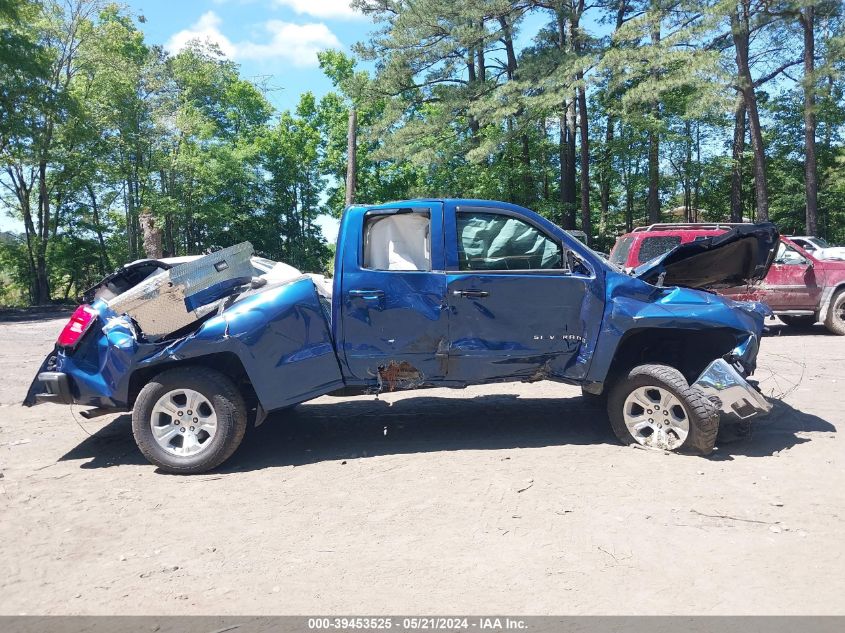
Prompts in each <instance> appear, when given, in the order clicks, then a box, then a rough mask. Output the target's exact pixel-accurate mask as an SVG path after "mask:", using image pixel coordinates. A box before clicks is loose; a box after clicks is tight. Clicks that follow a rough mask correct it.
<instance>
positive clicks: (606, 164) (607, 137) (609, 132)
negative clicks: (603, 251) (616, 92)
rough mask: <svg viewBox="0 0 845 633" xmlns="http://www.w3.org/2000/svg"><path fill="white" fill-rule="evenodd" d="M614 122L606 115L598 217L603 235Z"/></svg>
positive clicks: (607, 210) (607, 207)
mask: <svg viewBox="0 0 845 633" xmlns="http://www.w3.org/2000/svg"><path fill="white" fill-rule="evenodd" d="M614 125H616V122H615V121H614V120H613V115H612V114H608V115H607V127H606V128H605V131H604V152H603V154H602V165H601V170H602V175H601V216H600V218H599V233H600V234H601V235H604V234H605V233H606V232H607V215H608V212H609V210H610V181H611V174H612V173H613V172H612V169H611V163H612V161H611V159H612V157H613V152H612V151H611V145H612V144H613V126H614Z"/></svg>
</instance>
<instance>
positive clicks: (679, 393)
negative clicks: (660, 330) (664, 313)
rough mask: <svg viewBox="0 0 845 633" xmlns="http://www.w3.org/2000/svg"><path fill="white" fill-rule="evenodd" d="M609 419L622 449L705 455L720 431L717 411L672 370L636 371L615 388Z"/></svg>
mask: <svg viewBox="0 0 845 633" xmlns="http://www.w3.org/2000/svg"><path fill="white" fill-rule="evenodd" d="M607 413H608V417H609V418H610V424H611V426H612V428H613V432H614V433H615V434H616V437H617V438H619V440H620V441H621V442H622V443H623V444H640V445H642V446H647V447H649V448H659V449H663V450H669V451H688V452H695V453H699V454H701V455H707V454H709V453H710V452H711V451H712V450H713V447H714V446H715V444H716V435H717V433H718V431H719V412H718V410H717V409H716V407H715V405H714V404H713V403H712V402H710V400H708V399H707V398H706V397H705V396H704V394H703V393H701V392H700V391H699V390H698V389H696V388H695V387H690V386H689V384H687V381H686V379H685V378H684V377H683V375H682V374H681V372H679V371H678V370H677V369H675V368H674V367H669V366H668V365H640V366H638V367H634V368H633V369H632V370H631V371H630V372H628V374H627V375H626V376H624V377H622V378H621V379H620V380H619V381H617V382H616V384H614V385H613V387H612V388H611V390H610V393H609V394H608V399H607Z"/></svg>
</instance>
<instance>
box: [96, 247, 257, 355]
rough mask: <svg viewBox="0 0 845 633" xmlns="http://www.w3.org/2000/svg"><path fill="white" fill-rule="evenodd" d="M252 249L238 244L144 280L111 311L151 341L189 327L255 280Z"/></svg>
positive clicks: (113, 303)
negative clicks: (130, 320)
mask: <svg viewBox="0 0 845 633" xmlns="http://www.w3.org/2000/svg"><path fill="white" fill-rule="evenodd" d="M252 253H253V248H252V244H250V243H249V242H242V243H241V244H236V245H235V246H230V247H229V248H224V249H222V250H219V251H216V252H214V253H211V254H210V255H205V256H204V257H200V258H199V259H196V260H194V261H191V262H186V263H184V264H179V265H178V266H174V267H173V268H171V269H170V270H166V271H162V272H160V273H157V274H155V275H152V276H151V277H148V278H147V279H145V280H144V281H142V282H141V283H140V284H138V285H137V286H135V287H134V288H132V289H131V290H129V291H127V292H124V293H123V294H121V295H119V296H118V297H115V298H114V299H112V300H111V301H110V302H109V307H110V308H111V309H112V310H114V311H115V312H117V313H118V314H128V315H129V316H130V317H132V318H133V319H134V320H135V322H136V323H137V324H138V326H139V327H140V328H141V331H142V332H143V333H144V335H145V336H146V337H147V339H149V340H153V341H154V340H157V339H160V338H162V337H163V336H166V335H167V334H170V333H172V332H176V331H177V330H181V329H182V328H184V327H187V326H189V325H190V324H191V323H193V322H195V321H196V320H197V319H200V318H202V317H203V316H205V315H207V314H208V313H209V312H212V311H214V310H215V309H216V308H217V301H218V300H219V299H222V298H223V297H226V296H228V295H229V294H230V293H231V291H232V290H233V289H234V288H235V287H237V286H239V285H241V284H244V283H247V282H248V281H249V280H250V279H251V278H252V276H253V269H252V263H251V261H250V257H252Z"/></svg>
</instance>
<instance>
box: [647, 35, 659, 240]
mask: <svg viewBox="0 0 845 633" xmlns="http://www.w3.org/2000/svg"><path fill="white" fill-rule="evenodd" d="M651 42H652V44H654V45H657V44H659V43H660V23H659V22H658V24H657V25H656V26H655V27H654V28H652V30H651ZM652 76H653V77H654V78H655V79H657V78H658V77H659V72H658V71H657V70H656V69H655V70H653V71H652ZM651 115H652V118H653V119H654V120H653V121H651V125H650V126H649V128H648V205H647V206H648V221H649V223H652V224H653V223H655V222H660V133H659V131H658V130H657V122H658V121H659V120H660V102H659V101H657V100H655V101H653V102H652V105H651Z"/></svg>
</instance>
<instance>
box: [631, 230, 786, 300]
mask: <svg viewBox="0 0 845 633" xmlns="http://www.w3.org/2000/svg"><path fill="white" fill-rule="evenodd" d="M779 237H780V234H779V233H778V230H777V228H776V227H775V225H774V224H772V223H771V222H763V223H760V224H749V225H744V226H737V227H734V228H733V229H731V230H730V231H728V232H727V233H723V234H722V235H716V236H714V237H707V238H704V239H701V240H696V241H695V242H687V243H686V244H681V245H680V246H676V247H675V248H673V249H672V250H671V251H669V252H667V253H664V254H663V255H661V256H660V257H656V258H654V259H653V260H651V261H649V262H646V263H645V264H643V265H642V266H639V267H637V268H635V269H634V270H633V271H632V272H631V275H633V276H634V277H637V278H638V279H642V280H643V281H645V282H647V283H650V284H652V285H657V286H685V287H687V288H730V287H732V286H742V285H745V284H748V283H752V282H755V281H759V280H761V279H763V277H765V276H766V273H768V272H769V266H771V264H772V260H773V259H774V257H775V253H776V251H777V246H778V239H779Z"/></svg>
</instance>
